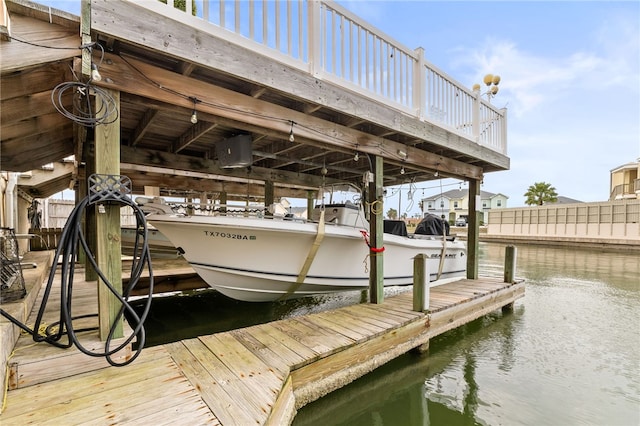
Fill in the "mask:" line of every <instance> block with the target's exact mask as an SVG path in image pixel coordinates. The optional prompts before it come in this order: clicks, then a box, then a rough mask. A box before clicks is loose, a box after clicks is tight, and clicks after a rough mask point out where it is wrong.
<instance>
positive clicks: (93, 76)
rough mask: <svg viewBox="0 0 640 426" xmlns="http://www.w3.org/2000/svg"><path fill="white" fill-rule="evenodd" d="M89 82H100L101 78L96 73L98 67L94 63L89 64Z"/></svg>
mask: <svg viewBox="0 0 640 426" xmlns="http://www.w3.org/2000/svg"><path fill="white" fill-rule="evenodd" d="M91 80H93V81H100V80H102V76H101V75H100V73H99V72H98V66H97V65H96V64H94V63H91Z"/></svg>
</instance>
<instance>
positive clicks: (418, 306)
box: [413, 253, 430, 312]
mask: <svg viewBox="0 0 640 426" xmlns="http://www.w3.org/2000/svg"><path fill="white" fill-rule="evenodd" d="M429 282H430V275H429V266H428V265H427V256H426V255H425V254H424V253H420V254H417V255H416V256H415V257H414V258H413V310H414V311H416V312H424V311H426V310H428V309H429Z"/></svg>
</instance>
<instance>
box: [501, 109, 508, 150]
mask: <svg viewBox="0 0 640 426" xmlns="http://www.w3.org/2000/svg"><path fill="white" fill-rule="evenodd" d="M500 114H502V117H501V118H500V123H501V126H500V148H501V151H500V152H501V153H502V154H504V155H507V109H506V108H501V109H500Z"/></svg>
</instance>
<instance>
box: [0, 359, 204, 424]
mask: <svg viewBox="0 0 640 426" xmlns="http://www.w3.org/2000/svg"><path fill="white" fill-rule="evenodd" d="M136 361H137V362H136V363H135V364H131V365H129V366H126V367H120V368H105V369H101V370H99V371H97V372H89V373H83V374H79V375H76V376H72V377H69V378H65V379H60V380H57V381H55V382H47V383H43V384H39V385H34V386H30V387H28V388H24V389H17V390H14V391H11V392H9V394H8V398H7V407H6V409H5V411H4V412H3V413H2V418H1V419H2V424H3V426H4V425H14V424H15V425H21V424H46V422H50V424H72V423H76V422H77V419H74V418H73V416H74V415H77V414H76V413H77V412H82V413H83V419H84V421H90V420H96V419H99V418H107V417H108V416H109V415H110V413H111V412H113V411H114V410H117V411H127V410H129V409H130V407H133V406H136V405H140V404H144V403H145V402H149V401H153V400H156V399H158V398H160V397H162V396H163V395H171V394H174V393H176V392H180V393H190V394H191V395H196V396H197V392H196V391H195V390H194V389H193V387H192V386H191V385H190V384H189V383H188V381H187V380H186V378H185V377H184V375H183V374H182V373H181V372H180V370H179V369H178V368H177V366H176V365H175V363H173V361H172V359H171V358H170V357H169V356H168V353H167V352H166V351H164V349H161V351H160V352H156V351H149V356H142V355H141V357H140V359H138V360H136ZM137 386H144V388H145V389H147V388H148V389H149V392H146V391H145V392H144V393H140V394H138V395H135V396H131V395H129V393H130V392H129V391H128V390H129V389H133V388H135V387H137ZM154 388H157V390H155V391H154V390H153V389H154ZM61 390H64V391H61ZM153 392H156V393H153ZM96 401H105V403H104V404H96ZM107 401H108V403H106V402H107ZM34 407H36V408H40V409H36V410H34ZM42 407H46V409H42Z"/></svg>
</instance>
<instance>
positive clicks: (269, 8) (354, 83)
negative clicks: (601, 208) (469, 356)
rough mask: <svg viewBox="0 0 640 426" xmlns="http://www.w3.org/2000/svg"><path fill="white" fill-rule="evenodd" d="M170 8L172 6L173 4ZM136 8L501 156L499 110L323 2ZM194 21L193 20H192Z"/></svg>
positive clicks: (225, 0) (212, 0)
mask: <svg viewBox="0 0 640 426" xmlns="http://www.w3.org/2000/svg"><path fill="white" fill-rule="evenodd" d="M176 3H177V2H176ZM185 3H186V12H185V11H181V10H179V9H176V8H175V7H174V0H167V4H163V3H161V2H160V1H144V2H139V1H136V4H138V5H140V6H143V7H147V8H149V9H152V10H154V11H156V12H158V13H162V14H163V15H165V16H168V17H171V18H173V19H176V20H178V21H180V22H183V23H185V24H187V25H191V26H194V27H197V28H199V29H201V30H203V31H207V32H209V33H211V34H214V35H215V36H217V37H220V38H223V39H225V40H228V41H230V42H233V43H236V44H239V45H241V46H243V47H245V48H248V49H251V50H253V51H255V52H257V53H259V54H262V55H266V56H269V57H271V58H273V59H274V60H278V61H280V62H283V63H285V64H287V65H290V66H293V67H296V68H298V69H300V70H303V71H305V72H309V73H310V74H312V75H315V76H317V77H318V78H322V79H325V80H328V81H331V82H334V83H336V84H339V85H340V86H342V87H345V88H346V89H348V90H351V91H353V92H357V93H360V94H363V95H365V96H367V97H369V98H372V99H376V100H379V101H381V102H384V103H385V104H386V105H388V106H390V107H393V108H396V109H398V110H400V111H403V112H405V113H407V114H410V115H413V116H415V117H416V118H419V119H420V120H426V121H429V122H431V123H434V124H437V125H440V126H442V127H446V128H447V129H448V130H450V131H452V132H455V133H457V134H459V135H461V136H463V137H465V138H467V139H470V140H472V141H475V142H477V143H479V144H481V145H484V146H487V147H489V148H491V149H493V150H495V151H497V152H500V153H502V154H506V152H507V146H506V140H507V138H506V128H507V127H506V110H504V109H498V108H496V107H494V106H493V105H491V104H490V103H488V102H486V101H484V100H482V99H481V95H480V93H479V92H473V91H471V90H470V89H468V88H466V87H465V86H464V85H462V84H460V83H459V82H457V81H455V80H454V79H452V78H451V77H449V76H447V75H446V74H445V73H444V72H442V71H440V70H439V69H438V68H437V67H435V66H434V65H433V64H431V63H429V62H427V61H426V60H425V58H424V51H423V49H422V48H418V49H415V50H414V49H410V48H408V47H406V46H404V45H402V44H401V43H399V42H397V41H395V40H394V39H393V38H391V37H390V36H388V35H386V34H384V33H383V32H381V31H379V30H378V29H376V28H375V27H373V26H372V25H369V24H368V23H366V22H364V21H363V20H361V19H360V18H358V17H357V16H355V15H354V14H352V13H351V12H349V11H348V10H346V9H344V8H343V7H341V6H339V5H338V4H336V3H334V2H332V1H328V0H276V1H273V0H248V1H236V0H185ZM193 15H195V16H193Z"/></svg>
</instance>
